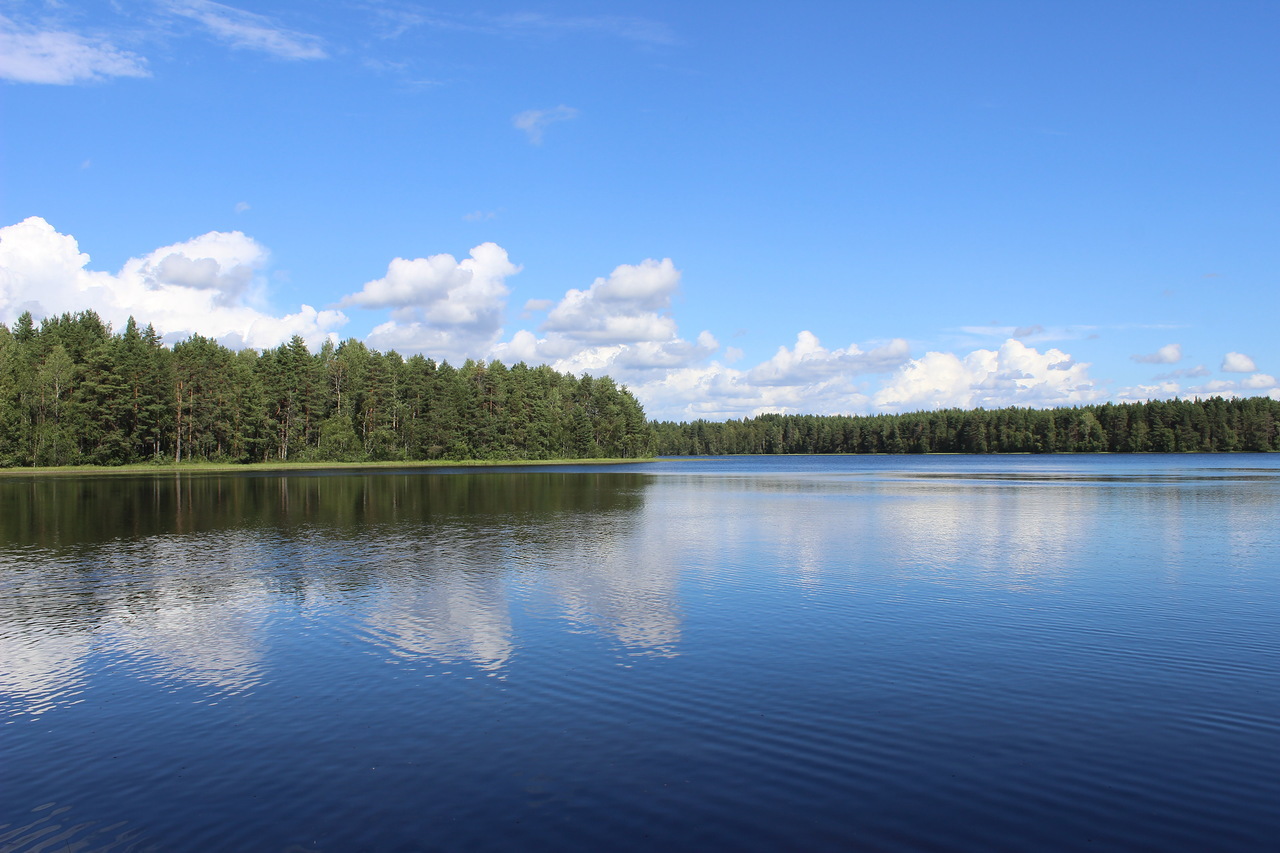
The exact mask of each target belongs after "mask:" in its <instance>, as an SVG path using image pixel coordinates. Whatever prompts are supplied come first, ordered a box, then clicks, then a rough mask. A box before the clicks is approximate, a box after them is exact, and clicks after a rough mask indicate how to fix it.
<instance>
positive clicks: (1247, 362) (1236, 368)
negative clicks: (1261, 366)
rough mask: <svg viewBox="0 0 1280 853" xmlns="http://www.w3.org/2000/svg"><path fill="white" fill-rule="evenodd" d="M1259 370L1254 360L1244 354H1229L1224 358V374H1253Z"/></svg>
mask: <svg viewBox="0 0 1280 853" xmlns="http://www.w3.org/2000/svg"><path fill="white" fill-rule="evenodd" d="M1257 369H1258V366H1257V365H1256V364H1254V363H1253V359H1251V358H1249V356H1247V355H1245V354H1244V353H1242V352H1229V353H1227V354H1226V355H1224V356H1223V357H1222V372H1223V373H1252V372H1254V371H1255V370H1257Z"/></svg>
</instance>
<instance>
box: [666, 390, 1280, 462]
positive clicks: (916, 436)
mask: <svg viewBox="0 0 1280 853" xmlns="http://www.w3.org/2000/svg"><path fill="white" fill-rule="evenodd" d="M654 432H655V435H656V448H657V453H658V454H659V455H663V456H687V455H720V454H737V453H748V454H752V453H1103V452H1106V453H1183V452H1210V453H1212V452H1219V451H1241V450H1249V451H1272V450H1280V401H1277V400H1272V399H1270V398H1268V397H1249V398H1241V399H1232V400H1227V399H1223V398H1222V397H1210V398H1208V399H1195V400H1177V399H1175V400H1152V401H1150V402H1146V403H1119V404H1115V403H1105V404H1102V405H1096V406H1095V405H1091V406H1077V407H1075V408H1062V409H1022V408H1007V409H942V410H938V411H931V412H911V413H908V414H901V415H861V416H859V415H852V416H846V415H759V416H758V417H754V418H744V419H742V420H728V421H724V422H710V421H702V420H698V421H694V422H692V423H673V422H670V421H663V422H660V423H656V424H654Z"/></svg>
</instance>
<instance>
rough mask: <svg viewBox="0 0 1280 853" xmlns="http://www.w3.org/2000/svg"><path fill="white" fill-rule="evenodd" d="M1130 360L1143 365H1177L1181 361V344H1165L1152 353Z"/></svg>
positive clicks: (1135, 356) (1133, 357) (1136, 356)
mask: <svg viewBox="0 0 1280 853" xmlns="http://www.w3.org/2000/svg"><path fill="white" fill-rule="evenodd" d="M1130 358H1132V359H1133V360H1134V361H1137V362H1141V363H1143V364H1177V363H1178V362H1180V361H1182V344H1165V345H1164V346H1162V347H1160V349H1158V350H1156V351H1155V352H1153V353H1147V354H1146V355H1132V356H1130Z"/></svg>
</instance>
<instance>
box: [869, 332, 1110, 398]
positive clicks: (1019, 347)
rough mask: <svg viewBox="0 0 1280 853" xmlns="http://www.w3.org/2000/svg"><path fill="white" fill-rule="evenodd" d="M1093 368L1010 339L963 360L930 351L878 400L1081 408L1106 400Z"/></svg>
mask: <svg viewBox="0 0 1280 853" xmlns="http://www.w3.org/2000/svg"><path fill="white" fill-rule="evenodd" d="M1088 369H1089V365H1088V364H1084V363H1076V362H1075V361H1074V360H1073V359H1072V358H1071V356H1069V355H1067V354H1066V353H1064V352H1062V351H1061V350H1058V349H1048V350H1045V351H1044V352H1043V353H1042V352H1039V351H1038V350H1036V349H1034V348H1032V347H1029V346H1027V345H1026V344H1024V343H1022V342H1021V341H1017V340H1014V339H1013V338H1010V339H1009V340H1007V341H1005V343H1004V345H1003V346H1001V347H1000V349H998V350H987V349H980V350H974V351H973V352H971V353H969V354H968V355H966V356H965V357H963V358H961V357H960V356H958V355H956V354H955V353H950V352H929V353H926V354H925V355H924V356H923V357H921V358H918V359H912V360H911V361H909V362H908V363H907V364H906V365H904V366H903V367H902V368H901V369H900V370H899V371H898V372H897V373H896V374H895V375H894V377H893V378H892V379H891V380H890V381H889V383H888V384H886V385H885V386H884V387H883V388H881V389H880V390H879V391H877V392H876V393H875V395H874V396H873V400H874V402H875V405H876V406H878V407H880V408H882V409H886V410H892V411H904V410H911V409H942V408H951V407H958V408H975V407H978V406H982V407H985V408H998V407H1001V406H1037V407H1045V406H1064V405H1076V404H1080V403H1088V402H1092V401H1094V400H1097V399H1099V398H1100V397H1101V396H1102V394H1101V391H1100V390H1099V389H1098V388H1097V386H1096V385H1095V384H1094V382H1093V381H1092V380H1091V379H1090V378H1089V375H1088Z"/></svg>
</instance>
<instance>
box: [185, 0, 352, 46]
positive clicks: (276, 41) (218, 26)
mask: <svg viewBox="0 0 1280 853" xmlns="http://www.w3.org/2000/svg"><path fill="white" fill-rule="evenodd" d="M166 6H167V8H168V10H169V11H170V12H171V13H172V14H175V15H180V16H182V17H184V18H189V19H191V20H193V21H198V22H199V23H201V24H203V25H204V27H205V28H206V29H207V30H208V31H209V32H210V33H212V34H213V35H214V36H215V37H217V38H218V39H220V40H222V41H225V42H227V43H228V44H230V45H231V46H232V47H235V48H243V49H246V50H257V51H261V52H263V53H269V54H271V55H272V56H276V57H279V58H281V59H325V58H326V57H327V56H328V53H326V52H325V49H324V42H323V41H322V40H321V39H320V38H319V37H318V36H313V35H309V34H308V33H300V32H297V31H295V30H290V29H286V28H284V27H281V26H280V25H279V24H277V23H275V22H274V21H272V20H271V19H270V18H268V17H266V16H264V15H259V14H256V13H254V12H246V11H244V10H243V9H236V8H233V7H231V6H224V5H223V4H221V3H214V2H212V0H169V2H168V3H167V4H166Z"/></svg>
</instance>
